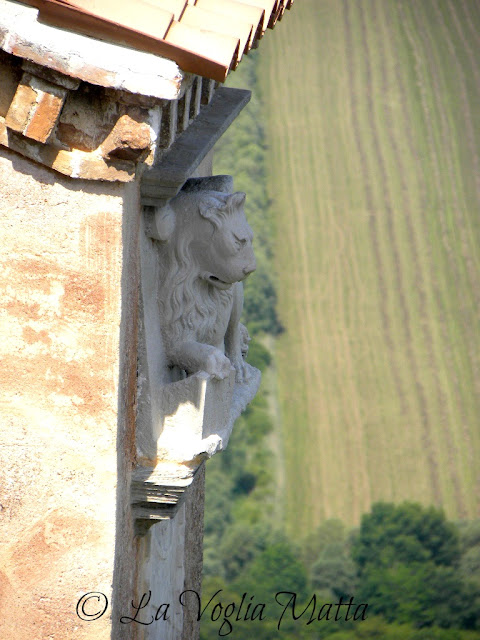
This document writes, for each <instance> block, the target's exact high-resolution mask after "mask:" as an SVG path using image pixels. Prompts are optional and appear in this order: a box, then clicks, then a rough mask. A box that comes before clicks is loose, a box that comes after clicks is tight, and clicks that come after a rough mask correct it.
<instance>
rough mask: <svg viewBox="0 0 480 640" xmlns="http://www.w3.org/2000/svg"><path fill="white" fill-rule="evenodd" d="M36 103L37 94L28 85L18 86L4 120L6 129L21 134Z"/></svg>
mask: <svg viewBox="0 0 480 640" xmlns="http://www.w3.org/2000/svg"><path fill="white" fill-rule="evenodd" d="M36 102H37V92H36V91H35V90H34V89H32V87H30V86H28V85H25V84H19V85H18V87H17V91H16V93H15V96H14V98H13V100H12V103H11V105H10V108H9V109H8V112H7V115H6V118H5V124H6V125H7V127H8V128H9V129H13V130H14V131H18V132H19V133H23V132H24V130H25V128H26V126H27V124H28V121H29V119H30V113H31V111H32V110H33V108H34V106H35V104H36Z"/></svg>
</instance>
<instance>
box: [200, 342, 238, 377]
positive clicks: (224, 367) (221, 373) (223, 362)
mask: <svg viewBox="0 0 480 640" xmlns="http://www.w3.org/2000/svg"><path fill="white" fill-rule="evenodd" d="M231 370H232V363H231V362H230V360H229V359H228V358H227V357H226V356H224V355H223V353H222V352H221V351H219V350H218V349H216V350H215V351H214V352H213V353H211V354H210V355H209V356H207V359H206V362H205V371H206V372H207V373H209V374H210V375H212V376H213V377H214V378H217V379H218V380H223V379H224V378H227V377H228V376H229V375H230V371H231Z"/></svg>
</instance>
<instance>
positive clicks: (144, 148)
mask: <svg viewBox="0 0 480 640" xmlns="http://www.w3.org/2000/svg"><path fill="white" fill-rule="evenodd" d="M150 145H151V132H150V127H149V126H148V124H146V123H145V122H139V121H138V119H134V118H132V117H131V116H129V115H128V114H125V115H123V116H121V117H120V118H119V119H118V121H117V123H116V125H115V127H114V128H113V130H112V132H111V133H110V135H109V136H108V137H107V138H106V140H105V142H104V143H103V145H102V152H103V156H104V157H106V158H119V159H121V160H130V161H139V160H140V159H142V158H143V157H144V156H145V155H146V153H148V151H149V150H150Z"/></svg>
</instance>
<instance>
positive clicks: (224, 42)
mask: <svg viewBox="0 0 480 640" xmlns="http://www.w3.org/2000/svg"><path fill="white" fill-rule="evenodd" d="M165 41H166V42H169V43H170V44H173V45H176V46H177V47H180V48H182V49H188V50H189V51H201V52H202V54H203V55H204V56H205V57H206V58H208V59H209V60H213V61H215V62H218V63H220V64H221V65H223V66H224V67H225V68H226V69H227V70H228V69H230V68H231V67H232V66H234V65H236V62H237V60H238V54H239V48H240V41H239V39H238V38H234V37H232V36H229V35H225V34H222V33H216V32H214V31H204V30H200V29H197V28H194V27H190V26H189V25H188V24H184V23H183V22H176V21H174V22H173V23H172V26H171V27H170V29H169V31H168V33H167V35H166V37H165Z"/></svg>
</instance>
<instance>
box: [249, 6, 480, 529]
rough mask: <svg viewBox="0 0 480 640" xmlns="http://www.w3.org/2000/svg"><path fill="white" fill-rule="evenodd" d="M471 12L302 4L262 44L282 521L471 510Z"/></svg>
mask: <svg viewBox="0 0 480 640" xmlns="http://www.w3.org/2000/svg"><path fill="white" fill-rule="evenodd" d="M479 34H480V3H478V2H474V1H473V0H409V1H401V0H389V1H388V2H386V1H385V0H361V1H354V0H343V1H342V0H299V1H298V2H296V3H295V5H294V8H293V10H292V11H291V12H290V13H289V14H288V15H287V16H286V18H285V22H284V23H281V24H279V25H278V26H277V28H276V29H275V33H274V36H273V37H266V38H265V41H264V42H263V43H262V50H261V52H260V54H261V55H260V58H261V59H260V77H259V81H260V86H261V87H262V90H263V100H264V102H265V106H266V112H267V113H268V121H267V125H268V126H267V141H268V144H269V150H268V171H269V175H268V181H269V185H270V194H269V195H270V197H271V198H272V200H273V212H274V215H275V220H276V224H275V234H276V235H275V238H276V241H275V256H276V267H277V271H278V273H279V274H280V277H279V278H278V295H279V309H280V321H281V323H282V324H283V325H284V326H285V328H286V332H285V333H284V334H283V335H282V336H281V337H280V338H279V340H278V342H277V350H276V361H277V367H278V396H279V399H280V405H281V414H282V428H283V441H284V449H285V472H286V483H285V484H286V494H285V500H286V505H285V506H286V510H285V522H286V525H287V528H288V529H289V530H290V531H291V532H293V531H294V530H295V531H297V532H298V531H299V529H300V531H303V532H307V531H309V530H311V529H312V528H313V527H314V526H316V525H317V524H318V523H319V522H321V521H322V520H323V519H325V518H330V517H338V518H341V519H343V520H344V521H345V522H347V523H350V524H354V523H358V521H359V517H360V515H361V513H363V512H365V511H367V510H368V509H369V507H370V505H371V503H372V502H374V501H376V500H379V499H384V500H394V501H399V500H401V499H405V498H408V499H411V500H418V501H421V502H423V503H433V504H436V505H442V506H444V507H445V509H446V511H447V513H448V515H449V516H450V517H451V518H464V517H478V515H479V507H480V323H479V320H480V317H479V316H480V61H479V60H480V58H479V56H478V51H479V50H480V35H479Z"/></svg>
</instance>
